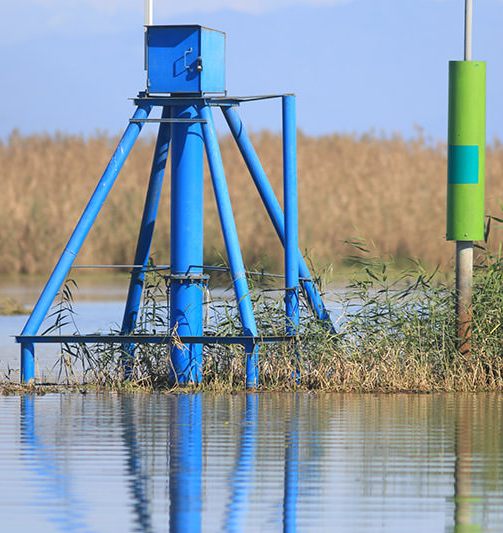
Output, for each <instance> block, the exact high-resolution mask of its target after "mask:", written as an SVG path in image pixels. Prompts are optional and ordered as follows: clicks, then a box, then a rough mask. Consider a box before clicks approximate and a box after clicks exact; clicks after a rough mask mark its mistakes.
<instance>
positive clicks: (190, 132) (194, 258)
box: [170, 107, 203, 383]
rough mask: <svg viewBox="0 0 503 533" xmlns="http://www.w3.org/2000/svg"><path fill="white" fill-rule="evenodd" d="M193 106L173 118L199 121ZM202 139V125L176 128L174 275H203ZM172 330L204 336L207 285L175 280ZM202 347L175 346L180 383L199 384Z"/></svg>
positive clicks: (173, 354) (174, 361)
mask: <svg viewBox="0 0 503 533" xmlns="http://www.w3.org/2000/svg"><path fill="white" fill-rule="evenodd" d="M197 116H198V113H197V110H196V109H195V108H194V107H176V108H173V117H174V118H196V117H197ZM202 264H203V138H202V134H201V124H200V123H192V124H187V123H177V124H173V130H172V151H171V273H172V274H174V275H177V276H180V275H181V276H183V275H187V274H191V275H194V274H202V272H203V271H202V268H201V267H200V266H194V265H202ZM170 315H171V316H170V320H171V330H172V332H175V330H176V334H177V335H180V336H184V335H191V336H199V335H202V333H203V286H202V283H201V282H197V281H194V280H191V279H185V280H184V279H179V278H174V279H172V280H171V302H170ZM202 350H203V348H202V346H201V345H200V344H188V345H185V346H184V347H183V348H178V347H173V348H172V350H171V362H172V364H173V369H174V372H175V376H174V377H175V378H176V379H177V380H178V383H200V382H201V380H202V365H203V353H202Z"/></svg>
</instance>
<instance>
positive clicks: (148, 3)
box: [145, 0, 154, 26]
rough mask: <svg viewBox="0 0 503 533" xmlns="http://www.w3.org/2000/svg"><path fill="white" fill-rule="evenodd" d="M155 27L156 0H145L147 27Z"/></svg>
mask: <svg viewBox="0 0 503 533" xmlns="http://www.w3.org/2000/svg"><path fill="white" fill-rule="evenodd" d="M153 25H154V0H145V26H153Z"/></svg>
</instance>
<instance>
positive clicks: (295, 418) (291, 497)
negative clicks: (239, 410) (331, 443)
mask: <svg viewBox="0 0 503 533" xmlns="http://www.w3.org/2000/svg"><path fill="white" fill-rule="evenodd" d="M298 401H299V399H298V397H297V395H295V397H294V408H293V412H292V415H291V418H290V422H289V424H290V427H289V431H288V433H287V436H286V446H285V478H284V491H283V531H284V533H295V532H296V531H297V498H298V493H299V428H298V425H299V405H298Z"/></svg>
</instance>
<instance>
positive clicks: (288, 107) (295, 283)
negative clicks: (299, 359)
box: [283, 95, 299, 335]
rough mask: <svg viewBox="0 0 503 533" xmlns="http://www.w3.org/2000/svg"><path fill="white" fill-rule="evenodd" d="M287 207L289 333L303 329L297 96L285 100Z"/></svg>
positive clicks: (286, 262)
mask: <svg viewBox="0 0 503 533" xmlns="http://www.w3.org/2000/svg"><path fill="white" fill-rule="evenodd" d="M283 194H284V196H283V198H284V200H283V205H284V206H285V281H286V291H285V310H286V333H287V335H296V333H297V331H298V327H299V251H298V250H299V216H298V199H297V121H296V111H295V96H293V95H287V96H284V97H283Z"/></svg>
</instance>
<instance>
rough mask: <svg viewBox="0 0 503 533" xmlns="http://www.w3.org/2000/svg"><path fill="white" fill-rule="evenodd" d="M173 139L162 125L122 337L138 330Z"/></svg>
mask: <svg viewBox="0 0 503 533" xmlns="http://www.w3.org/2000/svg"><path fill="white" fill-rule="evenodd" d="M169 117H170V109H169V107H165V108H164V109H163V112H162V118H169ZM170 140H171V125H170V124H167V123H161V124H160V125H159V133H158V135H157V142H156V145H155V150H154V158H153V161H152V170H151V173H150V181H149V185H148V190H147V196H146V198H145V207H144V209H143V216H142V219H141V225H140V233H139V236H138V244H137V245H136V253H135V258H134V264H135V265H142V267H138V268H134V269H133V272H132V273H131V280H130V282H129V290H128V295H127V301H126V307H125V310H124V317H123V319H122V328H121V334H122V335H128V334H130V333H131V332H132V331H133V330H134V328H135V327H136V321H137V318H138V309H139V308H140V302H141V296H142V292H143V283H144V281H145V269H146V267H147V265H148V260H149V257H150V247H151V245H152V237H153V234H154V227H155V221H156V218H157V211H158V208H159V200H160V197H161V191H162V184H163V180H164V171H165V169H166V161H167V159H168V151H169V143H170ZM134 349H135V345H134V344H128V345H125V346H123V351H124V352H125V353H126V354H127V355H129V356H130V358H131V357H132V356H133V355H134ZM130 358H128V359H130ZM126 363H127V364H126V373H130V370H131V361H130V360H128V361H126Z"/></svg>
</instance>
